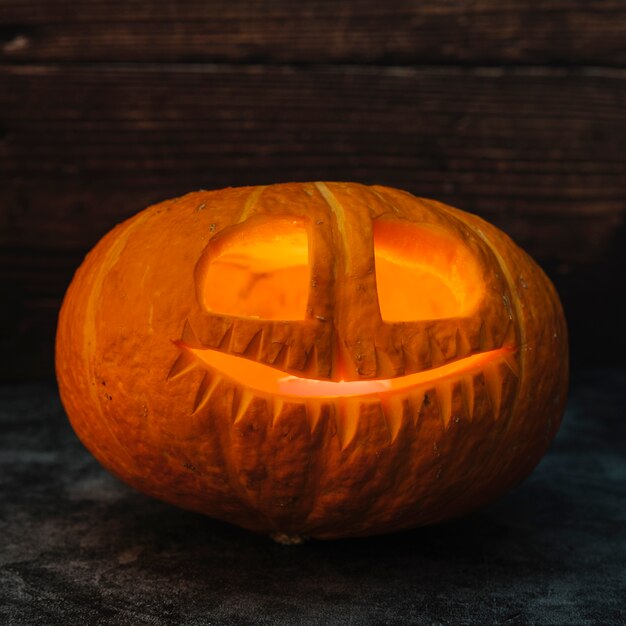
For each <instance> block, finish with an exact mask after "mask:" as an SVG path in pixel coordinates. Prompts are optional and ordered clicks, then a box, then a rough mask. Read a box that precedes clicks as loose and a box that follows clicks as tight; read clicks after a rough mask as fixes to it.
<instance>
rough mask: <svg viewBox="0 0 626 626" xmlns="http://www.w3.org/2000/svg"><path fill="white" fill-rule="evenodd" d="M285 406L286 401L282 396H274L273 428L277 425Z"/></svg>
mask: <svg viewBox="0 0 626 626" xmlns="http://www.w3.org/2000/svg"><path fill="white" fill-rule="evenodd" d="M284 406H285V401H284V400H283V399H282V398H274V405H273V407H271V408H272V412H271V415H272V428H273V427H274V426H275V425H276V422H277V421H278V418H279V417H280V414H281V413H282V412H283V407H284Z"/></svg>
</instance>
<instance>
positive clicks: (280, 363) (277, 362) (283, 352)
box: [271, 343, 289, 369]
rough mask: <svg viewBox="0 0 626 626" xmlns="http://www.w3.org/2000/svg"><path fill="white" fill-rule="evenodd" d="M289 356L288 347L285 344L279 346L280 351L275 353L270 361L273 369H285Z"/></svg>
mask: <svg viewBox="0 0 626 626" xmlns="http://www.w3.org/2000/svg"><path fill="white" fill-rule="evenodd" d="M288 356H289V346H288V345H287V344H286V343H283V344H281V347H280V350H279V351H278V352H277V353H276V356H275V357H274V360H273V361H271V363H272V365H273V366H274V367H277V368H280V369H285V366H286V363H287V359H288Z"/></svg>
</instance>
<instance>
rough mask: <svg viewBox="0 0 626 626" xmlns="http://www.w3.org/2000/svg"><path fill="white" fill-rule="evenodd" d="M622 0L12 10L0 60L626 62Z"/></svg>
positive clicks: (119, 2)
mask: <svg viewBox="0 0 626 626" xmlns="http://www.w3.org/2000/svg"><path fill="white" fill-rule="evenodd" d="M625 40H626V5H625V4H624V2H623V1H621V0H594V1H593V2H589V1H587V2H581V1H579V0H551V1H550V2H530V3H529V2H527V1H526V0H507V1H506V2H502V1H501V0H473V1H471V2H465V1H464V2H458V1H452V0H444V1H442V0H425V1H423V2H420V1H418V0H396V1H395V2H392V3H391V4H389V3H375V2H372V1H371V0H339V1H331V0H312V1H307V2H289V1H288V0H271V1H270V0H265V1H262V2H256V1H252V0H245V1H238V2H231V1H228V0H214V1H212V2H204V1H200V0H182V1H180V0H166V1H162V2H158V3H157V2H147V1H139V2H126V1H123V0H91V1H90V2H67V1H66V0H13V1H12V2H4V3H2V4H0V59H2V58H4V59H10V60H21V61H25V60H28V61H33V60H46V61H51V60H59V61H60V60H63V61H68V60H69V61H76V60H84V61H112V60H117V61H138V60H143V61H207V60H208V61H219V62H228V61H235V62H250V61H257V62H259V61H262V62H268V63H271V62H281V63H320V62H329V63H336V62H341V63H379V64H385V65H388V64H392V63H395V64H415V63H463V64H503V63H506V64H549V65H553V64H565V65H575V64H585V65H604V66H607V65H611V66H616V65H623V64H624V63H625V62H626V47H625V46H624V41H625Z"/></svg>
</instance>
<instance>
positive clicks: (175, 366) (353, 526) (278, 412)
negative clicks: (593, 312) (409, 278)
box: [56, 183, 568, 538]
mask: <svg viewBox="0 0 626 626" xmlns="http://www.w3.org/2000/svg"><path fill="white" fill-rule="evenodd" d="M290 224H293V228H298V229H300V231H298V232H300V233H305V235H306V241H307V242H308V243H307V245H308V248H307V250H308V252H307V254H308V257H307V259H308V262H307V265H306V267H304V266H302V267H300V269H298V270H297V272H300V273H299V274H297V276H300V275H302V276H306V277H307V282H306V285H305V286H304V287H302V286H300V287H299V289H300V291H299V292H298V293H300V294H301V295H302V294H306V298H307V300H306V307H305V309H304V310H303V312H302V319H297V318H296V316H295V315H292V314H291V309H289V311H290V314H289V319H287V320H284V319H280V315H281V310H280V306H282V305H280V306H279V305H277V306H279V308H278V309H272V310H271V311H270V319H263V315H253V314H250V315H243V314H241V311H240V310H237V311H236V312H235V314H234V315H231V314H229V312H228V311H216V310H215V308H216V307H215V306H209V305H211V303H213V304H214V303H215V302H217V303H218V306H217V308H219V307H220V306H222V303H223V306H224V307H226V306H227V304H228V302H227V300H228V299H227V297H226V296H224V298H223V299H220V298H222V296H221V293H222V292H225V291H228V289H229V282H234V281H235V278H236V277H238V276H243V274H238V273H237V272H241V271H243V270H240V269H238V268H237V267H235V266H236V265H237V263H236V262H235V261H233V259H236V258H237V254H242V253H241V250H243V251H244V252H243V254H244V255H245V251H246V250H247V249H250V250H253V249H254V250H256V249H257V248H255V245H256V244H255V241H256V240H255V237H259V238H260V239H263V238H265V239H263V241H262V242H261V243H260V244H259V246H258V251H257V252H258V254H259V255H262V254H265V255H266V257H267V258H268V259H269V261H268V262H269V263H270V264H271V263H273V261H272V258H271V256H268V254H267V252H266V251H267V249H268V246H269V248H271V247H272V246H274V245H275V246H276V250H278V249H279V247H280V246H281V245H282V244H281V243H280V242H281V237H282V236H283V235H282V234H281V233H286V235H285V237H287V238H288V237H289V229H290V228H291V226H290ZM273 231H276V232H277V233H278V235H279V236H278V238H277V239H272V237H273V235H269V234H268V233H269V232H273ZM405 231H406V232H409V234H410V235H409V236H406V237H404V236H403V235H402V233H404V232H405ZM241 233H243V235H242V234H241ZM379 233H382V234H380V237H379ZM298 237H300V235H298ZM376 237H379V240H380V242H381V243H380V245H381V246H387V248H389V249H390V250H391V252H390V253H389V254H390V255H391V256H390V257H389V258H390V259H391V261H389V262H390V263H391V264H392V265H390V267H391V271H390V272H389V273H388V275H387V278H386V280H387V281H389V280H391V284H390V285H388V286H387V291H388V292H389V293H390V294H391V295H390V296H389V297H390V298H391V299H394V298H400V299H402V297H403V296H401V295H398V294H401V293H402V292H403V291H404V292H406V294H407V297H408V298H409V299H410V300H411V302H415V303H418V304H419V302H420V301H421V299H422V297H421V296H420V294H421V293H422V292H421V291H420V284H415V285H414V286H412V285H408V286H407V285H406V284H405V285H398V289H397V290H396V288H395V285H394V283H393V276H394V274H396V273H397V275H398V276H399V277H400V274H401V273H402V272H404V269H402V267H403V264H404V263H405V260H403V259H404V256H406V255H409V256H411V255H413V256H412V257H411V258H412V259H413V261H410V263H413V265H412V266H411V267H412V268H413V269H410V270H407V271H415V272H426V274H427V278H426V279H425V280H428V281H430V282H429V283H428V284H435V283H436V284H437V285H438V284H439V283H440V282H441V284H444V283H445V284H446V285H448V287H445V285H444V287H441V289H442V290H443V291H442V294H443V293H444V292H445V289H448V290H449V291H450V293H451V294H453V295H452V296H450V298H449V300H450V302H451V304H450V307H451V310H456V309H455V308H454V307H458V311H459V314H458V315H450V312H449V311H444V314H442V315H439V316H436V315H434V314H431V313H430V309H428V308H426V309H424V310H425V311H427V312H429V313H428V314H429V316H430V317H429V319H419V316H417V315H412V311H413V310H414V308H411V307H409V309H410V310H409V311H408V312H407V313H406V315H407V319H406V320H405V319H402V316H403V315H405V312H404V310H403V309H401V308H399V309H397V312H396V311H395V310H393V311H392V314H391V318H393V319H385V317H384V316H383V315H382V314H381V310H383V309H384V306H387V305H386V304H385V302H383V292H382V289H383V287H382V286H381V285H377V272H379V270H380V272H379V273H380V277H381V281H382V278H383V273H382V269H383V265H382V264H383V261H384V259H383V256H380V257H377V256H376V255H377V252H376V249H375V247H376V245H378V243H377V242H378V240H377V239H376ZM294 241H295V240H294ZM298 241H300V239H298ZM396 241H397V242H399V243H398V246H399V247H400V248H401V250H400V252H398V253H397V254H398V255H399V256H400V261H397V259H395V256H394V255H396V252H394V245H395V242H396ZM224 242H225V243H224ZM233 242H234V243H233ZM416 242H417V243H416ZM418 244H419V245H418ZM285 245H286V244H285ZM294 245H295V244H294ZM298 245H299V244H298ZM237 246H240V248H237ZM246 246H247V247H246ZM224 250H225V251H226V252H224ZM294 250H296V248H295V247H294ZM420 250H423V251H424V255H425V257H427V259H429V261H428V262H429V263H430V262H432V263H433V267H434V266H436V267H435V269H432V270H431V269H429V268H428V267H425V265H424V263H425V262H422V261H420V260H419V258H418V259H415V258H413V257H415V256H417V257H419V256H420ZM229 251H230V252H229ZM233 251H234V252H233ZM264 251H265V252H264ZM257 252H255V253H254V254H257ZM284 254H285V258H287V257H288V253H287V252H285V253H284ZM294 254H295V252H294ZM298 254H300V253H298ZM381 254H382V253H381ZM385 254H387V253H385ZM220 255H222V256H220ZM224 255H225V256H224ZM229 255H230V256H229ZM403 255H404V256H403ZM276 258H278V259H279V263H282V261H280V256H279V255H278V253H277V255H276ZM294 258H295V257H294ZM381 259H382V260H381ZM385 262H386V261H385ZM379 263H380V265H379ZM394 263H395V265H394ZM410 263H409V265H410ZM211 264H214V266H212V265H211ZM427 264H428V263H426V265H427ZM284 265H285V267H284V268H282V269H280V270H279V271H280V272H283V271H284V272H287V273H288V272H291V271H292V268H290V267H288V265H289V263H288V262H287V261H285V262H284ZM231 266H233V267H235V269H232V272H233V273H232V275H231V274H229V273H228V272H230V271H231V269H230V268H231ZM212 267H213V269H212ZM267 267H270V266H269V265H268V266H267ZM424 267H425V269H424ZM215 268H217V269H215ZM416 268H417V269H416ZM468 268H470V269H468ZM396 270H397V271H396ZM272 271H274V270H273V269H272ZM294 271H295V270H294ZM463 272H465V274H463ZM470 274H471V276H470V278H471V280H470V278H467V276H469V275H470ZM285 275H287V274H285ZM407 275H408V274H407ZM416 275H417V274H416ZM273 276H279V277H280V275H279V274H272V273H271V271H269V270H268V271H267V272H261V271H260V270H259V272H258V275H256V274H255V279H257V278H259V277H261V278H260V279H263V280H265V279H267V280H268V281H269V283H268V284H270V283H271V285H272V289H274V290H280V289H287V292H286V295H284V298H283V299H285V300H289V298H290V297H291V296H290V293H289V290H288V287H289V285H287V287H286V286H285V284H284V281H283V282H282V283H281V280H279V278H276V280H275V282H274V283H272V280H274V279H273V278H272V277H273ZM289 276H291V274H289ZM294 276H296V274H294ZM390 276H391V279H390V278H389V277H390ZM420 276H421V274H420ZM464 276H465V277H466V278H467V281H469V282H470V284H469V286H464V285H462V284H460V282H462V281H461V279H462V278H463V277H464ZM224 277H226V278H224ZM268 277H269V278H268ZM260 279H259V280H260ZM399 279H400V278H399ZM237 280H239V278H237ZM242 280H243V279H242ZM290 280H291V279H290ZM216 281H218V282H219V281H222V282H221V283H219V289H218V288H216V287H215V286H216V285H217V284H218V282H216ZM252 282H253V281H249V283H246V284H248V285H251V284H252ZM295 282H297V281H295V279H294V280H293V283H294V284H295ZM249 289H250V290H252V289H253V287H250V286H249ZM259 289H261V288H260V287H259ZM433 289H434V288H433ZM377 290H378V291H377ZM427 290H428V289H423V291H424V293H425V294H426V291H427ZM396 291H397V292H398V293H396ZM246 293H248V292H246ZM250 293H251V291H250ZM446 293H447V292H446ZM255 297H256V300H252V299H251V300H250V306H251V307H252V309H253V310H257V309H259V310H261V309H262V307H264V306H265V304H266V303H265V300H267V301H268V302H269V304H268V306H270V305H271V301H276V302H278V301H279V300H280V298H278V296H276V295H275V294H274V292H272V294H270V296H268V297H267V298H264V297H263V292H262V291H260V292H259V295H257V296H255ZM302 297H304V296H303V295H302ZM446 297H447V296H446ZM250 298H251V296H250ZM428 298H429V296H428V294H426V295H424V301H426V300H428ZM231 300H232V299H231ZM431 300H433V302H432V303H431V304H427V305H425V306H426V307H428V306H430V307H431V308H432V310H436V308H437V306H438V304H437V302H436V300H437V298H432V297H431ZM229 302H231V301H229ZM207 303H209V305H208V304H207ZM418 304H415V306H418ZM383 305H384V306H383ZM228 306H235V307H237V306H239V304H238V302H237V301H236V298H235V299H234V300H232V302H231V304H230V305H228ZM246 306H248V305H246ZM285 306H287V305H285ZM289 306H291V305H289ZM389 306H391V305H389ZM255 307H256V308H255ZM294 307H295V308H294ZM294 307H292V308H294V310H295V309H296V308H297V307H296V306H295V305H294ZM285 310H287V309H285ZM390 310H391V309H390ZM223 355H227V357H224V359H223V363H229V364H230V365H229V366H228V368H226V365H224V368H226V369H223V368H222V365H221V364H220V363H222V361H220V360H219V359H221V358H222V356H223ZM228 359H230V360H228ZM240 362H241V363H245V366H246V367H248V366H249V369H245V367H244V366H243V365H242V371H244V372H246V373H245V375H244V374H242V375H239V374H238V370H237V367H238V366H237V363H240ZM233 363H234V364H235V365H232V364H233ZM216 364H220V365H216ZM56 367H57V378H58V383H59V389H60V393H61V398H62V401H63V404H64V406H65V408H66V410H67V413H68V415H69V418H70V420H71V423H72V426H73V428H74V430H75V431H76V433H77V434H78V436H79V438H80V439H81V441H82V442H83V443H84V445H85V446H86V447H87V448H88V449H89V450H90V451H91V452H92V453H93V454H94V456H95V457H96V458H97V459H98V460H99V461H100V463H102V465H104V466H105V467H106V468H107V469H108V470H110V471H111V472H112V473H114V474H115V475H116V476H118V477H119V478H120V479H122V480H123V481H125V482H126V483H128V484H129V485H132V486H133V487H135V488H137V489H139V490H141V491H143V492H145V493H147V494H149V495H151V496H154V497H156V498H160V499H162V500H165V501H167V502H170V503H172V504H175V505H178V506H181V507H184V508H186V509H190V510H194V511H199V512H202V513H205V514H207V515H209V516H211V517H214V518H219V519H222V520H226V521H228V522H232V523H234V524H238V525H240V526H242V527H244V528H248V529H250V530H253V531H257V532H262V533H286V534H289V535H293V534H298V535H306V536H312V537H318V538H336V537H345V536H365V535H372V534H378V533H384V532H391V531H397V530H401V529H405V528H409V527H414V526H419V525H424V524H431V523H434V522H438V521H441V520H444V519H448V518H451V517H453V516H458V515H461V514H463V513H466V512H468V511H470V510H472V509H474V508H476V507H479V506H481V505H483V504H485V503H487V502H489V501H490V500H492V499H493V498H495V497H497V496H499V495H500V494H502V493H504V492H505V491H506V490H508V489H509V488H511V487H512V486H514V485H515V484H516V483H518V482H519V481H520V480H522V479H523V478H524V477H526V476H527V475H528V474H529V473H530V472H531V470H532V469H533V467H534V466H535V465H536V464H537V463H538V461H539V460H540V458H541V457H542V455H543V454H544V453H545V451H546V449H547V447H548V445H549V443H550V442H551V440H552V439H553V437H554V435H555V434H556V431H557V429H558V426H559V422H560V418H561V415H562V413H563V410H564V404H565V399H566V388H567V381H568V354H567V337H566V326H565V321H564V317H563V312H562V309H561V306H560V303H559V300H558V297H557V295H556V293H555V291H554V289H553V287H552V285H551V283H550V281H549V280H548V279H547V278H546V276H545V275H544V274H543V272H542V271H541V270H540V269H539V267H538V266H537V265H536V264H535V263H534V262H533V261H532V260H531V259H530V257H529V256H527V255H526V254H525V253H524V252H523V251H522V250H521V249H519V248H518V247H517V246H516V245H515V244H514V243H513V242H512V241H511V240H510V239H509V238H508V237H507V236H506V235H505V234H504V233H502V232H501V231H499V230H498V229H497V228H495V227H494V226H492V225H490V224H488V223H487V222H485V221H483V220H482V219H480V218H478V217H476V216H474V215H471V214H468V213H465V212H462V211H459V210H457V209H453V208H451V207H448V206H446V205H443V204H441V203H438V202H434V201H431V200H425V199H420V198H416V197H414V196H412V195H410V194H408V193H406V192H402V191H399V190H395V189H390V188H385V187H380V186H374V187H367V186H363V185H358V184H351V183H304V184H296V183H290V184H281V185H270V186H267V187H256V188H238V189H224V190H220V191H211V192H206V191H200V192H196V193H190V194H188V195H186V196H183V197H181V198H178V199H174V200H169V201H166V202H163V203H161V204H157V205H155V206H152V207H149V208H148V209H146V210H144V211H142V212H141V213H139V214H138V215H136V216H134V217H132V218H130V219H129V220H127V221H126V222H124V223H122V224H120V225H119V226H117V227H116V228H114V229H113V230H112V231H111V232H110V233H108V234H107V235H106V236H105V237H104V238H103V239H102V240H101V241H100V242H99V243H98V244H97V245H96V247H95V248H94V249H93V250H92V251H91V252H90V253H89V255H88V256H87V257H86V259H85V261H84V263H83V264H82V265H81V267H80V268H79V269H78V271H77V272H76V275H75V277H74V279H73V281H72V283H71V285H70V287H69V289H68V291H67V294H66V297H65V300H64V303H63V306H62V309H61V313H60V317H59V324H58V332H57V352H56ZM229 368H230V369H229ZM233 368H234V369H233ZM264 368H266V369H264ZM257 372H258V375H257ZM279 374H280V375H281V376H282V375H285V376H290V377H291V378H290V379H289V380H299V381H301V382H302V380H304V384H303V389H304V391H299V392H298V393H290V392H283V391H282V387H281V389H280V390H276V389H274V388H270V386H269V385H270V383H267V384H266V383H264V382H262V381H263V380H265V378H264V377H265V376H267V377H268V380H269V379H270V378H271V377H272V376H274V375H276V376H278V375H279ZM310 379H314V380H319V381H331V382H333V381H334V382H336V381H339V380H345V381H350V383H352V381H371V380H376V381H379V382H380V381H384V382H381V383H380V384H381V389H376V390H374V391H372V389H375V388H374V387H372V388H371V389H370V387H368V386H367V385H366V386H364V387H363V388H362V390H361V391H359V390H360V389H361V388H360V387H358V386H354V385H351V384H350V385H347V386H346V387H345V389H349V390H350V391H349V392H346V395H345V397H344V396H343V395H342V394H343V392H341V394H340V393H337V394H335V395H333V392H332V391H331V392H328V389H331V388H332V389H334V388H335V387H333V385H327V386H324V385H325V384H326V383H317V384H318V389H322V390H323V393H319V394H317V395H315V394H314V393H312V394H311V395H309V394H308V391H307V390H308V389H314V388H315V384H311V385H309V383H310V382H311V380H310ZM272 380H274V379H272ZM277 380H278V379H277ZM279 380H280V381H284V379H283V378H280V379H279ZM271 384H272V385H274V384H280V385H282V384H283V383H282V382H279V383H275V382H272V383H271ZM319 385H321V386H319Z"/></svg>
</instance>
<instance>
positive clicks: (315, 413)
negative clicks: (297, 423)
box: [306, 399, 322, 433]
mask: <svg viewBox="0 0 626 626" xmlns="http://www.w3.org/2000/svg"><path fill="white" fill-rule="evenodd" d="M306 414H307V418H308V420H309V430H310V431H311V433H313V432H315V430H316V429H317V426H318V425H319V423H320V418H321V416H322V403H321V402H320V401H319V400H316V399H312V400H308V401H307V403H306Z"/></svg>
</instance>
